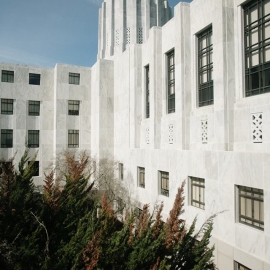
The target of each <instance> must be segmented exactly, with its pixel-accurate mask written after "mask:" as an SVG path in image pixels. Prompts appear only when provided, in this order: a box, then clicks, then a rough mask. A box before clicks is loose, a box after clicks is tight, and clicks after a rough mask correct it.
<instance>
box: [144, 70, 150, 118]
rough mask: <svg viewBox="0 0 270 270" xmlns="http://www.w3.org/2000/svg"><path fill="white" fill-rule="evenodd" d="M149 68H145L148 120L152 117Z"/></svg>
mask: <svg viewBox="0 0 270 270" xmlns="http://www.w3.org/2000/svg"><path fill="white" fill-rule="evenodd" d="M149 86H150V84H149V66H146V67H145V109H146V115H145V116H146V118H149V116H150V88H149Z"/></svg>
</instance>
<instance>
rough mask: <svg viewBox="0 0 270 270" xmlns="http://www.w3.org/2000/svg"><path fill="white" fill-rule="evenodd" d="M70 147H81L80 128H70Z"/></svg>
mask: <svg viewBox="0 0 270 270" xmlns="http://www.w3.org/2000/svg"><path fill="white" fill-rule="evenodd" d="M68 147H69V148H78V147H79V130H74V129H69V130H68Z"/></svg>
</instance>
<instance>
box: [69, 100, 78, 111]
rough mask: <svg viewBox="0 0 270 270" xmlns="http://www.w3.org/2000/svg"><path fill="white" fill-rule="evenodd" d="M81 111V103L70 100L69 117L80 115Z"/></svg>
mask: <svg viewBox="0 0 270 270" xmlns="http://www.w3.org/2000/svg"><path fill="white" fill-rule="evenodd" d="M79 111H80V101H79V100H69V101H68V114H69V115H79Z"/></svg>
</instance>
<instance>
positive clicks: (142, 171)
mask: <svg viewBox="0 0 270 270" xmlns="http://www.w3.org/2000/svg"><path fill="white" fill-rule="evenodd" d="M138 184H139V187H142V188H144V187H145V169H144V168H142V167H138Z"/></svg>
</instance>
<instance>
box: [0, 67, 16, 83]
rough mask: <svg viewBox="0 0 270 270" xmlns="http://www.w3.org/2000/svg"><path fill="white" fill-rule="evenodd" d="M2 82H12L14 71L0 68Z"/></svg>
mask: <svg viewBox="0 0 270 270" xmlns="http://www.w3.org/2000/svg"><path fill="white" fill-rule="evenodd" d="M1 81H2V82H9V83H13V82H14V71H11V70H2V80H1Z"/></svg>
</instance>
